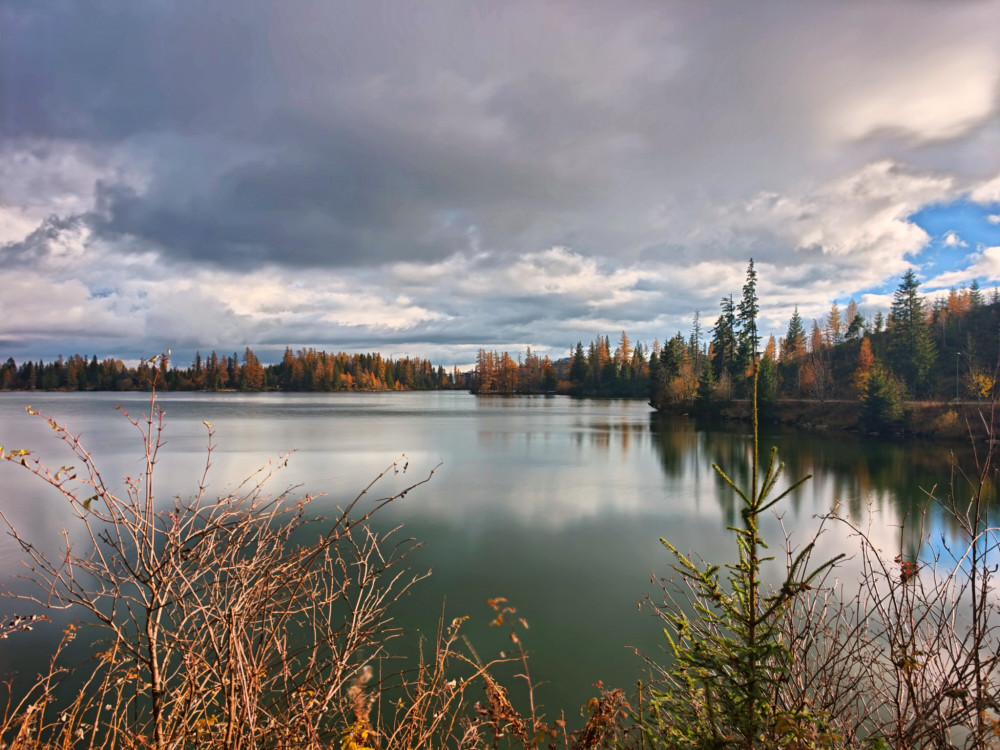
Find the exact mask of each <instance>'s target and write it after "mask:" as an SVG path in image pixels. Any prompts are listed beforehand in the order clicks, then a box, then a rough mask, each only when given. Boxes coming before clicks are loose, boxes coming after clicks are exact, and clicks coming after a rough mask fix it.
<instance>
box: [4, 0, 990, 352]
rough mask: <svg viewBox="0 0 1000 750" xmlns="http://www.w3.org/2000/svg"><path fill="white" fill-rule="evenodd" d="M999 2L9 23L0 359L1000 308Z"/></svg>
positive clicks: (450, 340) (257, 6)
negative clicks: (737, 312) (756, 306)
mask: <svg viewBox="0 0 1000 750" xmlns="http://www.w3.org/2000/svg"><path fill="white" fill-rule="evenodd" d="M998 33H1000V2H998V1H996V0H990V1H989V2H973V1H971V0H969V1H966V0H949V1H947V2H945V1H941V2H930V1H929V0H905V1H900V2H894V1H889V0H873V1H872V2H834V1H832V0H829V1H826V2H810V3H803V2H800V1H798V0H796V1H794V2H790V1H789V2H786V1H783V0H782V1H779V0H755V2H746V0H731V1H729V2H723V1H722V0H698V1H692V2H681V1H679V0H653V1H650V2H643V1H641V0H619V1H617V2H606V1H605V2H589V1H588V0H545V1H540V0H526V1H522V0H502V2H493V1H492V0H477V1H476V2H473V1H472V0H464V1H462V2H458V1H454V0H434V1H433V2H420V1H419V0H414V1H413V2H399V0H395V1H394V2H382V1H381V0H364V2H361V1H359V0H353V1H352V2H341V1H340V0H274V2H267V1H265V0H144V1H143V2H135V0H93V1H92V2H86V3H82V2H74V1H73V0H4V2H3V3H2V4H0V358H2V359H6V358H7V357H13V358H14V359H15V360H16V361H18V362H21V361H24V360H25V359H27V358H32V359H39V358H43V359H46V360H50V359H53V358H55V357H56V356H57V355H59V354H63V355H67V356H68V355H69V354H73V353H81V354H85V355H89V354H96V355H98V357H101V358H103V357H106V356H113V357H117V358H121V359H126V360H134V359H137V358H139V357H143V356H146V357H149V356H152V355H154V354H156V353H159V352H161V351H164V350H165V349H167V348H172V350H173V353H174V361H175V363H180V364H185V363H186V362H187V361H190V360H191V359H193V357H194V352H195V351H196V350H200V351H201V352H202V353H206V352H209V351H211V350H213V349H215V350H218V351H219V352H220V353H225V352H233V351H239V352H242V351H243V349H244V348H245V347H247V346H249V347H251V348H252V349H253V350H254V351H255V352H256V353H257V355H258V356H259V357H260V358H261V359H262V360H264V361H272V362H273V361H277V360H279V359H280V357H281V354H282V353H283V351H284V350H285V348H286V347H289V346H290V347H292V348H293V349H300V348H307V347H315V348H318V349H325V350H327V351H347V352H369V351H379V352H382V353H383V354H385V355H387V356H392V357H401V356H420V357H426V358H430V359H431V361H432V362H433V363H434V364H435V365H438V364H441V365H444V366H446V367H450V366H451V365H455V364H457V365H460V366H464V365H467V364H468V363H471V362H473V361H474V360H475V353H476V351H477V349H478V348H480V347H486V348H493V349H498V350H508V351H511V352H516V351H523V350H524V349H525V348H526V347H528V346H530V347H531V349H532V350H533V351H536V352H538V353H540V354H550V355H551V356H553V357H554V358H556V357H560V356H565V355H566V354H567V353H568V351H569V350H570V348H571V347H573V346H574V345H575V343H576V342H577V341H583V342H584V344H586V343H588V342H589V341H591V340H592V339H593V338H594V337H595V336H598V335H608V336H610V338H611V340H612V341H613V342H614V341H617V339H618V338H619V336H620V332H621V331H622V330H625V331H627V332H628V334H629V336H630V337H631V339H632V340H633V342H635V341H642V342H645V343H647V344H651V343H652V342H653V341H654V339H658V340H660V341H661V342H662V341H664V340H665V339H667V338H669V337H670V336H672V335H673V334H674V333H676V332H677V331H681V332H683V333H684V334H685V335H687V334H688V332H689V331H690V329H691V324H692V317H693V315H694V312H695V311H696V310H700V315H701V320H702V325H703V326H704V327H705V328H706V329H708V328H710V327H711V326H712V325H713V324H714V322H715V320H716V318H717V317H718V314H719V302H720V300H721V298H722V297H723V296H724V295H728V294H731V293H732V294H735V295H737V296H738V295H739V294H740V293H741V288H742V285H743V282H744V278H745V273H746V267H747V263H748V260H749V259H750V258H751V257H752V258H753V260H754V263H755V266H756V270H757V272H758V276H759V283H758V294H759V297H760V300H761V327H762V329H763V330H764V331H766V332H773V333H775V334H777V335H778V336H780V335H782V334H783V333H784V331H785V329H786V328H787V325H788V319H789V317H790V315H791V313H792V310H793V308H794V307H795V306H798V308H799V311H800V314H801V315H802V316H803V318H805V320H806V321H807V322H808V321H810V320H811V319H814V318H815V319H821V318H822V317H824V316H825V315H826V314H827V312H828V311H829V309H830V305H831V304H832V303H833V302H834V301H836V302H838V303H839V304H840V305H841V307H843V305H845V304H846V303H847V302H848V301H849V300H850V299H852V298H853V299H854V300H855V301H856V302H857V303H858V305H859V306H860V308H861V311H862V312H863V313H865V314H867V315H870V316H871V315H874V314H875V312H877V311H879V310H881V311H883V313H884V312H887V311H888V308H889V305H890V303H891V296H892V291H893V290H894V289H895V288H896V286H897V285H898V283H899V278H900V276H901V274H902V273H904V272H905V271H906V270H907V269H909V268H913V269H914V270H915V272H916V273H917V276H918V278H919V279H920V281H921V291H922V292H923V293H925V294H926V295H928V297H929V298H931V299H933V298H934V297H935V296H936V295H939V294H946V293H947V290H948V289H949V288H952V287H955V288H960V287H961V286H962V285H967V284H969V283H971V282H972V280H973V279H978V281H979V283H980V285H981V286H982V287H984V288H986V289H991V288H992V287H994V286H1000V43H998V42H997V39H998Z"/></svg>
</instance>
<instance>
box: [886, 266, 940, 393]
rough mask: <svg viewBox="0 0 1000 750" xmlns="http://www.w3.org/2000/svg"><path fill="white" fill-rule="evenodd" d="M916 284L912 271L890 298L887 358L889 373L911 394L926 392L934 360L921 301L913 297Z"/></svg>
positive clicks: (931, 342)
mask: <svg viewBox="0 0 1000 750" xmlns="http://www.w3.org/2000/svg"><path fill="white" fill-rule="evenodd" d="M919 288H920V282H919V281H917V275H916V274H915V273H914V272H913V270H912V269H910V270H908V271H907V272H906V273H905V274H903V279H902V281H900V284H899V288H898V289H896V292H895V293H894V294H893V297H892V310H891V313H890V315H891V321H892V325H891V326H890V328H889V334H890V341H889V357H890V363H891V366H892V369H893V370H894V371H895V372H896V373H897V374H899V376H900V377H902V378H903V381H904V382H905V383H906V384H907V385H908V386H910V387H911V388H912V389H913V391H914V392H916V393H923V392H926V390H927V388H928V386H929V384H930V373H931V367H932V366H933V365H934V360H935V358H936V357H937V351H936V349H935V346H934V341H933V339H932V338H931V331H930V324H929V323H928V322H927V316H926V315H925V313H924V300H923V298H922V297H921V296H920V295H919V294H918V293H917V290H918V289H919Z"/></svg>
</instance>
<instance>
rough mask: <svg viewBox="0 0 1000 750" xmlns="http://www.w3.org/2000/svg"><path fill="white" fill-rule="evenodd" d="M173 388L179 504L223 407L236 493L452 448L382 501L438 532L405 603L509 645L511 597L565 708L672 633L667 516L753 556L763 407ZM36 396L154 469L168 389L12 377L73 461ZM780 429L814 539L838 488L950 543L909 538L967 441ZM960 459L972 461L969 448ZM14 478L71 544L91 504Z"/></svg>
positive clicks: (16, 431)
mask: <svg viewBox="0 0 1000 750" xmlns="http://www.w3.org/2000/svg"><path fill="white" fill-rule="evenodd" d="M159 399H160V401H159V403H160V404H161V406H162V407H163V408H164V410H165V412H166V421H167V427H166V439H167V445H166V446H165V448H164V453H163V455H162V460H161V463H160V465H159V467H158V480H157V481H158V493H159V498H160V503H162V504H169V502H170V501H171V500H172V498H173V497H174V496H175V495H180V496H188V495H191V494H192V493H193V492H194V491H195V489H196V487H197V484H198V479H199V478H200V476H201V470H202V469H203V467H204V463H205V440H206V428H205V425H204V424H203V423H202V420H207V421H209V422H211V424H212V426H213V428H214V429H215V433H216V436H215V442H216V444H217V447H216V449H215V452H214V453H213V458H212V463H213V467H212V470H211V474H210V486H209V492H210V493H213V492H214V493H216V494H219V493H221V492H223V491H224V490H225V488H226V487H227V486H232V485H233V484H235V483H236V482H237V481H238V480H239V479H241V478H243V477H245V476H246V475H248V474H249V473H250V472H252V471H253V470H254V469H255V468H257V467H258V466H260V465H261V464H262V463H263V462H264V461H266V460H267V458H268V456H272V457H273V456H277V455H279V454H281V453H283V452H285V451H289V450H294V451H295V453H294V454H293V456H292V457H291V460H290V463H289V467H288V468H287V469H283V470H282V472H281V473H280V474H279V475H278V476H277V477H275V478H274V479H273V480H272V484H271V488H272V490H273V491H274V492H279V491H281V490H282V489H284V488H285V487H287V486H289V485H301V490H300V491H301V492H303V493H304V492H306V491H308V492H311V493H313V494H316V493H323V497H321V498H320V499H319V500H317V501H316V502H315V504H314V505H313V506H312V507H313V509H314V511H315V512H317V513H323V514H330V513H332V512H333V511H334V509H335V507H336V506H338V505H341V504H343V503H345V502H348V501H349V500H350V499H351V498H353V497H354V496H355V494H356V493H357V492H358V491H359V490H360V489H361V488H362V487H363V486H364V485H366V484H367V483H368V481H369V480H370V479H372V478H373V477H374V476H375V475H377V474H378V473H379V472H380V471H382V470H383V469H384V468H386V467H387V466H388V465H390V464H391V463H392V462H393V461H395V460H396V459H398V458H400V456H401V455H402V454H405V456H406V461H407V462H408V464H409V468H408V471H407V473H406V475H405V477H394V478H391V479H390V480H389V484H387V485H386V491H390V490H391V489H392V488H393V487H398V486H402V485H401V484H393V482H397V483H398V482H401V481H405V480H409V481H411V482H412V481H417V480H419V479H421V478H423V477H425V476H426V475H427V474H428V472H430V470H431V469H432V468H433V467H435V466H436V465H437V464H438V463H441V466H440V468H438V469H437V471H436V473H435V475H434V477H433V479H432V480H431V481H430V482H429V483H428V484H426V485H424V486H422V487H420V488H419V489H418V490H417V491H415V492H413V493H412V494H410V495H408V496H407V497H405V498H404V499H402V500H401V501H399V502H397V503H394V504H392V505H391V506H389V507H387V508H386V509H384V510H383V511H382V512H381V513H380V515H379V516H377V517H376V524H377V525H378V526H379V527H380V528H389V527H392V526H395V525H397V524H403V525H404V532H405V534H406V535H407V536H411V537H413V538H415V539H417V540H419V541H420V542H421V543H422V546H421V547H420V548H419V549H417V550H416V551H415V552H413V553H412V554H411V555H410V556H409V558H408V565H409V567H410V568H412V569H413V570H417V571H419V570H426V569H429V570H431V571H432V575H431V576H430V578H429V579H427V580H426V581H424V582H422V583H421V584H419V585H418V586H417V587H416V589H414V590H413V592H412V593H411V594H410V595H409V596H407V597H406V598H405V599H404V600H403V601H402V602H400V603H399V606H398V608H397V610H396V612H397V617H398V622H399V623H400V624H402V625H403V626H404V627H405V628H407V629H408V630H414V629H421V630H422V631H423V632H425V633H428V634H429V635H433V628H434V627H435V623H436V622H437V620H438V618H439V616H440V614H441V611H442V607H444V608H445V611H446V613H447V617H448V618H449V619H450V618H451V617H455V616H459V615H468V616H469V617H470V620H469V623H468V628H467V632H468V634H469V637H470V639H471V641H472V643H473V645H474V646H475V648H476V650H477V651H478V652H479V654H480V656H482V657H483V658H484V659H486V658H490V657H493V656H496V655H497V654H499V652H500V651H503V650H505V649H509V648H510V642H509V639H508V637H507V635H506V633H505V632H501V631H499V630H498V629H496V628H490V627H489V621H490V615H491V610H490V609H489V608H488V607H487V605H486V600H487V599H488V598H490V597H497V596H504V597H506V598H507V599H508V600H510V602H511V603H512V604H513V605H514V606H516V607H517V609H518V614H519V615H523V616H524V617H525V618H526V619H527V620H528V622H529V624H530V630H528V631H527V632H526V633H525V634H524V638H523V640H524V642H525V644H526V646H527V648H528V649H529V650H531V652H532V661H531V669H532V677H533V678H534V679H535V680H536V681H541V682H543V683H544V684H543V685H541V687H540V688H539V690H538V697H539V699H540V701H541V703H543V704H544V705H545V707H546V712H547V713H548V715H550V716H553V715H556V714H558V712H559V710H562V709H564V710H565V711H566V714H567V716H576V715H577V712H578V710H579V707H580V706H581V705H582V704H584V703H585V702H586V700H587V698H588V697H590V696H591V695H593V694H595V692H596V690H595V688H594V687H593V683H596V682H597V681H599V680H600V681H603V683H604V684H605V685H610V686H621V687H625V688H630V687H634V685H635V681H636V679H637V678H640V677H642V675H643V670H642V662H641V661H640V659H639V658H638V657H637V656H635V655H634V654H633V652H632V651H631V650H630V647H635V648H638V649H640V650H641V651H643V652H645V653H649V654H658V653H659V649H660V647H661V645H662V642H663V641H662V634H661V625H660V623H659V621H658V620H657V619H656V618H655V617H653V616H652V615H651V614H650V613H649V612H648V611H639V608H638V607H637V603H638V602H640V601H641V600H642V599H643V598H644V597H645V596H646V595H653V596H654V597H655V592H656V590H657V587H656V586H655V585H653V584H651V582H650V577H651V575H655V576H666V575H669V563H670V561H671V560H670V555H669V553H668V551H667V550H666V549H665V548H664V547H663V546H662V545H661V544H660V542H659V538H660V537H661V536H663V537H666V538H668V539H670V540H671V541H672V542H673V543H674V544H675V545H676V546H677V547H679V548H680V549H681V550H682V551H691V552H693V553H695V554H697V555H700V556H701V557H703V558H704V559H706V560H712V561H718V562H724V561H729V560H732V559H733V558H734V557H735V548H734V543H733V539H732V535H731V534H730V533H728V532H727V531H726V527H727V525H729V524H734V523H737V522H738V519H739V506H738V505H737V503H736V500H737V498H736V497H735V496H734V495H733V493H732V491H731V490H729V489H727V488H726V487H725V486H724V485H723V484H722V482H721V481H720V479H719V477H718V476H717V475H716V473H715V472H714V471H713V469H712V463H713V462H718V463H719V464H720V465H721V466H722V467H723V468H725V469H726V470H727V472H729V474H730V476H732V477H733V478H734V479H735V480H737V481H738V482H740V481H744V480H746V479H747V478H748V476H749V471H750V445H751V441H750V436H749V434H748V432H747V429H746V428H745V427H744V426H740V425H721V426H712V427H701V426H697V425H696V424H695V423H694V422H692V421H690V420H687V419H685V418H677V417H675V418H668V417H661V416H659V415H657V414H656V413H655V412H653V411H652V410H651V409H650V407H649V406H647V405H646V404H645V403H643V402H641V401H602V400H588V399H579V400H577V399H571V398H568V397H545V396H537V397H535V396H533V397H475V396H471V395H469V394H467V393H461V392H450V391H442V392H412V393H333V394H287V393H281V394H279V393H261V394H237V393H196V394H191V393H169V394H163V395H161V396H160V397H159ZM27 404H30V405H31V406H32V407H34V408H35V409H38V410H40V411H42V412H43V413H45V414H46V415H48V416H53V417H55V418H56V419H57V420H58V421H59V422H61V423H63V424H66V425H68V426H69V427H70V429H71V431H72V432H74V433H82V439H83V442H84V444H85V445H87V446H88V447H89V449H90V450H91V452H92V453H93V455H94V457H95V459H96V461H97V463H98V465H99V466H100V467H101V468H102V472H103V475H104V477H105V480H106V481H107V482H108V483H109V484H112V485H115V484H117V483H120V479H121V478H122V477H123V476H125V475H135V474H137V473H139V472H141V470H142V447H141V444H140V443H139V442H138V441H137V438H136V434H135V430H134V428H133V427H131V426H130V425H129V424H128V423H127V422H126V421H125V420H124V418H123V417H122V415H121V414H120V413H119V412H117V411H116V410H115V408H114V407H115V406H116V405H122V406H124V407H125V408H126V409H128V410H129V411H131V412H133V413H138V412H140V411H141V410H142V409H143V408H144V407H145V406H148V395H147V394H142V393H88V394H77V393H27V392H13V393H0V445H4V446H6V447H7V448H8V449H11V448H28V449H31V450H32V451H33V452H35V453H36V454H38V455H41V456H43V457H47V458H48V459H49V462H50V463H52V464H54V465H56V466H58V465H59V464H60V463H63V462H65V461H66V452H65V450H64V449H63V448H62V446H60V445H59V444H58V442H57V441H55V440H54V439H53V436H54V434H53V432H52V430H51V429H50V428H49V427H48V426H47V425H46V424H45V422H44V421H43V420H39V419H37V418H32V417H30V416H29V415H27V414H26V413H25V411H24V407H25V405H27ZM762 443H763V445H764V446H767V447H769V446H771V445H776V446H777V447H778V450H779V456H780V457H781V459H782V460H783V461H784V462H785V463H786V464H787V469H786V474H785V479H784V480H783V482H782V484H781V486H787V484H788V483H789V482H790V481H791V480H794V479H796V478H798V477H800V476H802V475H804V474H806V473H812V474H814V475H815V477H814V478H813V479H812V480H811V481H810V482H809V483H807V484H806V485H805V487H803V488H802V489H801V490H799V491H797V492H796V493H795V494H794V495H793V496H792V497H791V498H789V499H788V500H786V501H785V502H784V503H783V504H782V505H781V506H780V507H779V508H778V509H777V510H778V512H779V513H781V514H782V519H781V523H782V524H783V526H784V528H785V529H786V530H787V531H789V532H790V533H791V534H792V537H793V540H794V542H795V543H797V544H802V543H804V542H805V541H807V540H808V539H809V537H810V536H811V534H812V532H813V531H814V530H815V529H816V527H817V525H818V521H817V520H816V516H817V515H818V514H824V513H829V512H831V511H832V510H834V509H835V508H836V509H837V511H838V513H840V514H841V515H843V516H849V517H850V518H851V519H852V520H855V521H857V522H859V523H867V521H868V520H869V519H870V520H871V522H872V534H873V537H874V538H875V539H876V541H877V542H878V543H879V544H880V545H882V547H883V548H884V549H885V550H887V551H888V552H889V553H890V554H889V556H890V557H892V556H893V555H894V554H895V553H896V551H898V550H899V549H901V548H902V549H903V550H904V552H905V553H906V554H908V555H912V554H921V555H925V556H926V555H928V554H931V553H932V550H928V549H926V548H925V547H919V537H918V535H917V534H916V524H910V525H909V526H908V527H907V530H906V531H905V532H903V539H902V540H901V538H900V537H901V531H900V526H901V524H902V520H903V519H904V518H906V517H907V516H908V515H909V516H911V517H912V516H913V514H914V513H915V512H916V511H917V510H918V509H921V508H923V507H924V505H925V502H926V500H927V492H928V491H931V490H932V488H933V487H934V486H935V485H937V487H938V489H937V490H936V491H935V492H936V494H937V495H939V496H940V495H943V494H944V489H942V488H943V487H944V485H946V484H947V482H948V479H949V472H950V468H949V466H950V453H951V451H950V450H948V449H946V448H943V447H937V446H933V445H929V444H926V443H916V442H913V443H903V442H888V441H875V440H871V439H859V438H855V437H853V436H849V435H841V434H836V435H827V434H823V433H803V432H796V431H777V430H776V429H775V430H772V431H768V430H763V431H762ZM957 459H958V460H959V461H960V462H962V463H965V464H966V465H968V464H969V462H970V461H971V459H970V457H969V456H968V455H967V452H966V451H961V450H960V451H958V454H957ZM0 488H2V489H0V507H2V509H3V510H4V512H5V513H6V514H7V515H8V517H9V518H11V520H12V521H13V522H14V523H15V524H17V525H18V526H19V527H20V528H21V529H22V530H23V531H24V533H25V535H26V536H27V537H29V538H31V539H34V540H38V541H39V542H40V543H42V544H55V543H58V541H59V539H60V538H61V537H60V532H61V531H62V530H63V529H64V528H66V527H67V525H68V524H70V523H71V520H72V519H70V518H68V517H67V514H66V512H65V509H64V507H63V506H61V505H60V500H59V498H58V496H56V495H55V494H54V493H53V491H51V490H50V489H49V488H47V487H45V486H44V485H42V483H41V482H40V481H39V480H37V479H36V478H35V477H32V476H31V475H30V474H29V473H28V472H27V471H25V470H24V469H22V468H21V467H18V466H16V465H13V464H9V463H6V462H4V463H3V464H2V465H0ZM869 512H871V516H869V515H868V514H869ZM928 519H929V520H928V524H929V525H928V529H929V531H930V537H931V538H932V539H937V538H940V537H942V536H944V538H946V539H948V538H953V537H954V536H955V535H956V534H957V531H956V529H955V528H954V526H953V525H952V524H949V523H948V518H947V515H946V514H944V513H943V512H941V511H940V510H938V509H937V508H936V506H933V505H932V507H931V509H930V512H929V514H928ZM763 530H764V533H765V535H770V538H771V539H772V540H773V541H774V544H773V545H772V550H773V551H775V552H777V554H778V556H779V558H780V556H781V545H780V544H779V541H780V530H781V526H780V525H779V520H778V519H777V518H776V517H774V516H771V515H769V517H768V519H767V521H766V523H765V524H764V525H763ZM900 545H902V547H901V546H900ZM856 548H857V544H856V542H855V541H854V540H852V539H851V538H850V537H849V534H848V531H847V529H846V527H845V526H843V525H838V524H834V525H832V526H830V527H829V529H828V531H827V532H826V533H825V534H824V535H823V536H822V537H821V539H820V543H819V547H818V551H817V553H816V557H815V559H817V560H819V559H825V558H827V557H831V556H833V555H834V554H837V553H839V552H843V551H846V552H848V553H850V552H852V551H854V550H856ZM20 559H21V554H20V551H19V550H18V549H17V547H16V546H15V545H14V543H13V542H12V540H10V539H9V538H5V539H3V540H2V541H0V572H2V573H3V574H4V575H6V576H9V575H12V574H15V573H17V572H19V571H20V570H21V569H22V568H21V566H20ZM841 575H842V577H843V578H845V579H846V580H847V581H848V583H849V582H850V580H851V579H852V576H853V577H855V578H856V575H857V573H856V571H855V568H854V567H853V566H852V563H851V562H848V563H846V564H845V566H844V568H843V571H842V574H841ZM10 585H11V586H13V587H14V588H15V589H17V587H19V586H20V585H21V583H19V582H18V581H12V582H11V584H10ZM0 607H2V609H0V614H2V615H4V616H7V615H9V614H10V613H12V612H22V611H24V607H23V605H22V606H20V607H19V606H18V605H17V603H16V602H9V601H4V602H2V604H0ZM46 631H47V632H46ZM57 632H58V627H57V626H56V625H51V626H44V625H43V626H40V627H39V628H38V629H37V631H36V632H34V633H30V634H23V636H22V635H18V636H17V638H16V639H15V638H12V639H11V640H8V641H4V642H3V644H4V645H3V648H4V650H2V651H0V673H2V672H7V671H10V670H11V669H21V670H22V671H27V670H30V669H31V668H32V667H31V666H30V665H31V664H33V663H37V662H32V661H30V660H31V659H35V660H37V659H39V658H43V657H44V655H45V650H46V648H48V647H49V646H50V644H51V639H52V638H53V637H54V636H53V634H54V633H57ZM15 643H16V644H18V648H17V649H12V646H13V645H14V644H15Z"/></svg>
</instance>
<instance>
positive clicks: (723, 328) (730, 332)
mask: <svg viewBox="0 0 1000 750" xmlns="http://www.w3.org/2000/svg"><path fill="white" fill-rule="evenodd" d="M721 307H722V313H721V314H720V315H719V319H718V320H717V321H716V322H715V328H713V329H712V374H713V375H714V376H715V379H716V380H719V379H720V378H721V377H722V376H723V374H725V373H730V374H731V373H732V371H733V370H734V369H735V367H736V307H735V306H734V305H733V298H732V296H729V297H723V298H722V302H721Z"/></svg>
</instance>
